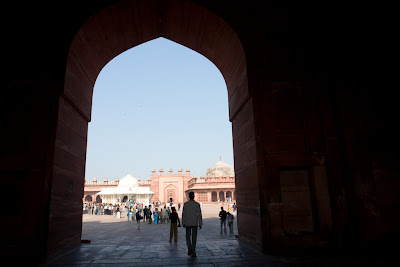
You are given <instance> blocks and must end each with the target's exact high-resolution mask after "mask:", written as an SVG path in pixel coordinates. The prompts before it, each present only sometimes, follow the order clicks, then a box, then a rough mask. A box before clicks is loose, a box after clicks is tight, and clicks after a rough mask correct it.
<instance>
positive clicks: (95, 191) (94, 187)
mask: <svg viewBox="0 0 400 267" xmlns="http://www.w3.org/2000/svg"><path fill="white" fill-rule="evenodd" d="M206 174H207V176H206V177H205V176H204V175H201V176H200V178H198V177H197V175H196V174H194V175H193V176H191V174H190V169H186V172H183V169H179V170H178V172H177V173H174V172H173V170H172V169H169V172H168V173H164V170H163V169H160V170H159V171H158V173H156V170H155V169H153V170H152V171H151V176H150V178H149V179H148V180H147V181H141V180H140V179H137V180H138V184H139V187H149V188H150V191H151V192H153V193H154V194H153V196H152V198H151V200H150V201H151V202H154V203H157V202H161V203H162V202H169V201H170V200H171V199H172V202H174V203H179V202H180V203H183V202H185V201H187V199H188V194H189V191H193V192H195V196H196V200H197V201H199V202H202V203H212V202H226V201H234V200H235V199H236V194H235V172H234V169H233V167H232V166H230V165H228V164H227V163H225V162H223V161H222V160H221V159H220V160H219V161H218V162H217V163H215V164H214V165H212V166H211V167H210V168H208V169H207V172H206ZM118 184H119V179H118V178H116V179H115V181H108V179H107V178H105V179H104V181H97V179H96V178H93V181H85V188H84V196H83V202H96V203H101V202H103V200H102V198H101V195H100V192H101V191H102V189H104V188H116V187H117V186H118ZM126 199H128V196H119V197H118V198H115V201H116V202H123V201H125V200H126ZM115 201H114V202H115Z"/></svg>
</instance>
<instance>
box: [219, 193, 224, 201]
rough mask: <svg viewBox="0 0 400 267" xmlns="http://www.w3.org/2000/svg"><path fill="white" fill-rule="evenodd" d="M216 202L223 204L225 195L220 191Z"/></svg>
mask: <svg viewBox="0 0 400 267" xmlns="http://www.w3.org/2000/svg"><path fill="white" fill-rule="evenodd" d="M218 200H219V201H220V202H225V193H224V192H223V191H220V192H219V193H218Z"/></svg>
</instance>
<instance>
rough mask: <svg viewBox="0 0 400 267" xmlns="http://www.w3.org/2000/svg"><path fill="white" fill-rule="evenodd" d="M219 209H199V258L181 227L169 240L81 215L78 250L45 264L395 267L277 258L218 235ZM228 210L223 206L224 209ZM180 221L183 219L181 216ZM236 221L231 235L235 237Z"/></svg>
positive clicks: (160, 232)
mask: <svg viewBox="0 0 400 267" xmlns="http://www.w3.org/2000/svg"><path fill="white" fill-rule="evenodd" d="M219 210H220V206H203V207H202V212H203V224H204V226H203V228H202V229H201V230H199V231H198V238H197V249H196V250H197V257H196V258H192V257H189V256H188V255H187V254H186V253H187V247H186V241H185V229H184V228H183V227H180V228H178V236H179V238H178V242H177V243H174V241H172V243H170V242H169V226H170V225H169V223H167V224H157V225H155V224H146V223H142V224H141V229H140V231H138V230H137V224H136V222H132V221H129V222H128V221H127V217H126V213H123V214H122V216H121V219H117V218H113V217H112V216H110V215H99V216H97V215H87V214H85V215H83V230H82V239H83V240H90V241H91V242H90V243H89V244H84V243H83V244H82V245H81V246H80V247H79V248H76V249H74V250H72V251H68V252H64V254H61V255H58V256H56V257H54V258H53V259H51V260H50V261H49V263H48V264H46V266H310V267H311V266H354V265H356V266H366V265H368V266H372V265H373V266H395V265H393V264H391V263H390V262H387V261H379V260H378V261H375V262H374V261H369V260H367V259H364V260H363V259H361V260H360V259H354V260H349V259H344V260H340V259H333V258H330V257H327V258H326V257H325V258H321V257H317V258H316V257H315V256H305V255H304V256H302V257H298V256H297V257H291V258H288V257H286V258H277V257H272V256H268V255H264V254H262V253H259V252H258V251H256V250H254V249H252V248H251V247H249V246H247V245H245V244H242V243H239V242H238V239H237V238H235V236H234V235H230V234H229V231H228V234H226V235H225V234H222V235H221V234H220V231H219V222H220V220H219V218H218V213H219ZM225 210H226V206H225ZM178 213H179V217H180V218H181V212H178ZM237 233H238V232H237V225H236V218H235V224H234V234H237Z"/></svg>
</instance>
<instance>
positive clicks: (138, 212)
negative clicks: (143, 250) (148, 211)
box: [136, 209, 143, 230]
mask: <svg viewBox="0 0 400 267" xmlns="http://www.w3.org/2000/svg"><path fill="white" fill-rule="evenodd" d="M141 219H143V217H142V215H140V210H139V209H138V211H137V212H136V222H137V229H138V230H140V220H141Z"/></svg>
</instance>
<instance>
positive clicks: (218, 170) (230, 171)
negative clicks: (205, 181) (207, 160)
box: [206, 159, 235, 177]
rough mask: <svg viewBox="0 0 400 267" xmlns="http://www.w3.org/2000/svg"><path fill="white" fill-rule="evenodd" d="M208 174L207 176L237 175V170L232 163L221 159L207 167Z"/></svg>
mask: <svg viewBox="0 0 400 267" xmlns="http://www.w3.org/2000/svg"><path fill="white" fill-rule="evenodd" d="M206 175H207V177H221V176H225V177H232V176H235V170H234V168H233V167H232V166H231V165H229V164H227V163H226V162H224V161H222V160H221V159H220V160H219V161H218V162H217V163H215V164H214V165H212V166H211V167H210V168H208V169H207V172H206Z"/></svg>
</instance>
